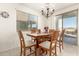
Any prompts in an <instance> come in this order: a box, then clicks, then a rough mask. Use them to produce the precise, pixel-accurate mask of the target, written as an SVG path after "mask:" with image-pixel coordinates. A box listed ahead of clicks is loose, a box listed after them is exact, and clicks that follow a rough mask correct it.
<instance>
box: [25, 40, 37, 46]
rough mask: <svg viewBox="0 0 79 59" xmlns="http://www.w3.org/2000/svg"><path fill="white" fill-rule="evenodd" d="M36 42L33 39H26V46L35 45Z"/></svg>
mask: <svg viewBox="0 0 79 59" xmlns="http://www.w3.org/2000/svg"><path fill="white" fill-rule="evenodd" d="M35 44H36V43H35V42H33V41H32V40H26V41H25V45H26V47H30V46H33V45H35Z"/></svg>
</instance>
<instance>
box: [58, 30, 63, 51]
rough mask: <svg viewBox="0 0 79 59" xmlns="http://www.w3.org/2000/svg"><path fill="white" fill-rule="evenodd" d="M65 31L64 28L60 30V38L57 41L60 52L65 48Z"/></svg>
mask: <svg viewBox="0 0 79 59" xmlns="http://www.w3.org/2000/svg"><path fill="white" fill-rule="evenodd" d="M64 32H65V30H64V29H63V30H62V31H61V32H60V35H59V39H58V40H57V43H58V44H57V46H58V47H59V50H60V52H61V49H63V39H64Z"/></svg>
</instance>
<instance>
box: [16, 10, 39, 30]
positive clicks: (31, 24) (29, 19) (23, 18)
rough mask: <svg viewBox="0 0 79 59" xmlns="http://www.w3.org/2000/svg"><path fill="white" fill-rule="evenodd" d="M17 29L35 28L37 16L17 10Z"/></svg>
mask: <svg viewBox="0 0 79 59" xmlns="http://www.w3.org/2000/svg"><path fill="white" fill-rule="evenodd" d="M16 13H17V30H30V29H33V28H35V29H36V28H37V24H38V23H37V18H38V17H37V16H35V15H32V14H28V13H25V12H22V11H17V12H16Z"/></svg>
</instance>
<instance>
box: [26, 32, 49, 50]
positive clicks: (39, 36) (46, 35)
mask: <svg viewBox="0 0 79 59" xmlns="http://www.w3.org/2000/svg"><path fill="white" fill-rule="evenodd" d="M49 35H50V34H49V33H27V36H30V37H34V38H35V41H36V50H37V48H38V47H39V40H40V39H45V38H49Z"/></svg>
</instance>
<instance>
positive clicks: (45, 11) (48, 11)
mask: <svg viewBox="0 0 79 59" xmlns="http://www.w3.org/2000/svg"><path fill="white" fill-rule="evenodd" d="M54 11H55V10H54V8H52V6H50V4H49V3H46V7H45V8H43V9H42V10H41V12H42V15H44V16H45V17H47V18H48V17H50V16H51V15H52V14H53V13H54Z"/></svg>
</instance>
